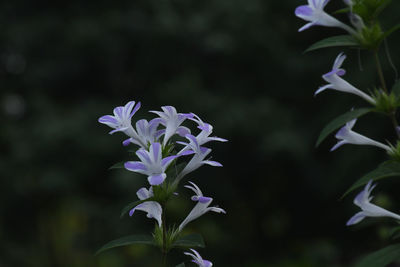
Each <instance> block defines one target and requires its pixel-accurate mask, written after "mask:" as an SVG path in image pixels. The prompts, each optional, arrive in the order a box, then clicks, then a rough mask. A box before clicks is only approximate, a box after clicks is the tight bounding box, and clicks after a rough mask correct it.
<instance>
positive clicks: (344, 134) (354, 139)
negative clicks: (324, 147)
mask: <svg viewBox="0 0 400 267" xmlns="http://www.w3.org/2000/svg"><path fill="white" fill-rule="evenodd" d="M356 121H357V119H354V120H351V121H349V122H348V123H346V125H345V126H343V127H342V128H341V129H340V130H339V131H338V132H337V133H336V135H335V137H336V138H337V139H339V142H337V144H336V145H334V146H333V147H332V148H331V151H333V150H336V149H337V148H338V147H340V146H342V145H344V144H353V145H369V146H376V147H380V148H382V149H385V150H386V151H388V152H390V151H391V150H392V149H391V148H390V147H389V146H387V145H384V144H382V143H379V142H377V141H374V140H372V139H370V138H368V137H366V136H364V135H361V134H359V133H356V132H354V131H353V130H352V128H353V126H354V124H355V123H356Z"/></svg>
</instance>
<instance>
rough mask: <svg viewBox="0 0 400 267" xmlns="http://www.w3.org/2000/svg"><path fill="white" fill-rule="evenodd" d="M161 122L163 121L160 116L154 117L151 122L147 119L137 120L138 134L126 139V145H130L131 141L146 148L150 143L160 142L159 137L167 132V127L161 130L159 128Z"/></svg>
mask: <svg viewBox="0 0 400 267" xmlns="http://www.w3.org/2000/svg"><path fill="white" fill-rule="evenodd" d="M160 123H161V119H160V118H155V119H152V120H151V121H149V122H148V121H147V120H145V119H142V120H139V121H137V122H136V132H137V135H136V136H135V137H131V138H129V139H126V140H125V141H124V142H123V144H124V146H127V145H129V143H133V144H136V145H138V146H140V147H142V148H144V149H147V148H148V145H149V144H151V143H155V142H158V139H159V138H160V137H161V135H163V134H164V132H165V129H161V130H158V129H157V128H158V125H160Z"/></svg>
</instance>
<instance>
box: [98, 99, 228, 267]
mask: <svg viewBox="0 0 400 267" xmlns="http://www.w3.org/2000/svg"><path fill="white" fill-rule="evenodd" d="M139 108H140V102H138V103H135V101H130V102H128V103H127V104H126V105H125V106H120V107H116V108H115V109H114V114H113V115H105V116H102V117H100V118H99V122H100V123H103V124H105V125H107V126H109V127H111V128H113V130H112V131H111V132H110V134H113V133H115V132H122V133H124V134H125V135H126V136H128V139H126V140H125V141H123V145H124V146H129V145H134V146H136V147H137V150H136V153H135V154H136V156H137V159H136V160H132V161H127V162H125V163H124V168H125V169H126V170H128V171H131V172H135V173H139V174H143V175H145V176H146V177H147V181H148V183H149V185H150V187H149V188H146V187H143V188H140V189H139V190H138V191H137V193H136V194H137V197H138V199H139V202H138V204H137V205H135V206H134V207H133V208H132V209H131V210H130V212H129V215H130V216H132V215H133V214H134V212H135V211H136V210H140V211H144V212H145V213H146V214H147V217H148V218H153V219H155V220H156V221H157V225H158V227H159V228H160V229H162V234H163V236H164V238H163V241H162V242H163V244H162V246H163V250H167V249H168V248H166V247H165V246H166V244H165V235H166V234H167V230H166V229H167V227H166V226H165V221H164V218H165V214H163V208H164V207H165V204H166V202H167V201H168V199H169V198H170V197H171V196H173V195H177V193H176V192H175V191H176V189H177V187H178V185H179V182H180V181H181V180H182V179H183V178H184V177H185V176H187V175H188V174H190V173H191V172H193V171H195V170H196V169H198V168H199V167H201V166H202V165H204V164H206V165H210V166H214V167H221V166H222V164H221V163H219V162H217V161H213V160H210V158H209V154H210V153H211V151H212V150H211V149H210V148H207V147H204V145H205V144H206V143H208V142H211V141H219V142H226V141H227V140H226V139H223V138H220V137H215V136H210V135H211V134H212V131H213V127H212V125H210V124H209V123H206V122H204V121H203V120H201V119H200V117H199V116H197V115H196V114H193V113H178V112H177V111H176V109H175V108H174V107H172V106H163V107H161V109H162V111H150V112H151V113H153V114H156V115H157V116H158V117H156V118H154V119H152V120H150V121H147V120H145V119H141V120H138V121H137V122H136V127H135V128H134V127H133V126H132V122H131V120H132V117H133V116H134V115H135V113H136V112H137V111H138V110H139ZM185 121H189V122H190V121H191V122H192V123H194V124H195V125H197V129H198V130H199V132H198V133H197V134H193V133H192V132H191V130H190V129H189V128H188V127H186V126H183V123H184V122H185ZM185 160H186V162H185ZM178 161H184V162H183V165H184V167H182V168H181V170H178V169H179V168H178V167H177V166H178V165H177V162H178ZM170 169H172V170H175V172H169V170H170ZM184 187H185V188H187V189H190V190H192V191H193V192H194V195H193V196H192V197H191V200H192V201H194V202H195V203H196V204H195V206H194V207H193V209H192V210H191V211H190V213H189V214H188V215H187V217H186V218H185V219H184V220H183V221H182V223H181V224H180V225H179V227H178V228H177V229H176V231H175V232H174V235H176V233H180V232H181V231H182V230H183V228H184V227H185V226H186V225H187V224H188V223H189V222H191V221H193V220H195V219H197V218H199V217H200V216H202V215H203V214H205V213H207V212H209V211H213V212H216V213H225V210H224V209H222V208H219V207H213V206H210V204H211V202H212V201H213V199H212V198H211V197H208V196H204V195H203V193H202V191H201V190H200V188H199V187H198V186H197V185H196V184H195V183H193V182H189V184H188V185H185V186H184ZM192 252H193V253H185V254H186V255H189V256H192V257H193V262H194V263H196V264H198V265H199V266H207V267H209V266H212V263H211V262H210V261H207V260H203V259H202V258H201V256H200V254H199V253H198V252H197V251H195V250H194V249H192Z"/></svg>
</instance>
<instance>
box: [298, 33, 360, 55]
mask: <svg viewBox="0 0 400 267" xmlns="http://www.w3.org/2000/svg"><path fill="white" fill-rule="evenodd" d="M359 45H360V43H359V41H358V40H357V39H356V38H354V37H353V36H351V35H338V36H332V37H328V38H325V39H323V40H320V41H318V42H316V43H315V44H313V45H311V46H310V47H309V48H307V49H306V51H304V52H310V51H313V50H317V49H321V48H327V47H336V46H340V47H342V46H344V47H346V46H349V47H358V46H359Z"/></svg>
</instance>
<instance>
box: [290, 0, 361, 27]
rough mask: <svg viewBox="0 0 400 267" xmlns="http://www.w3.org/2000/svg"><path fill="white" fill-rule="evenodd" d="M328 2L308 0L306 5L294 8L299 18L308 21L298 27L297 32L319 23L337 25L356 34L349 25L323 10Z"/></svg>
mask: <svg viewBox="0 0 400 267" xmlns="http://www.w3.org/2000/svg"><path fill="white" fill-rule="evenodd" d="M328 2H329V0H308V5H302V6H299V7H297V8H296V10H295V15H296V16H297V17H299V18H301V19H304V20H305V21H309V23H307V24H306V25H304V26H303V27H301V28H300V29H299V32H301V31H304V30H306V29H308V28H310V27H312V26H314V25H320V26H326V27H339V28H342V29H344V30H346V31H347V32H349V33H350V34H356V32H355V31H354V30H353V29H352V28H351V27H349V26H347V25H346V24H344V23H342V22H340V21H338V20H337V19H335V18H334V17H332V16H330V15H329V14H327V13H326V12H325V11H324V8H325V6H326V4H328Z"/></svg>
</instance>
